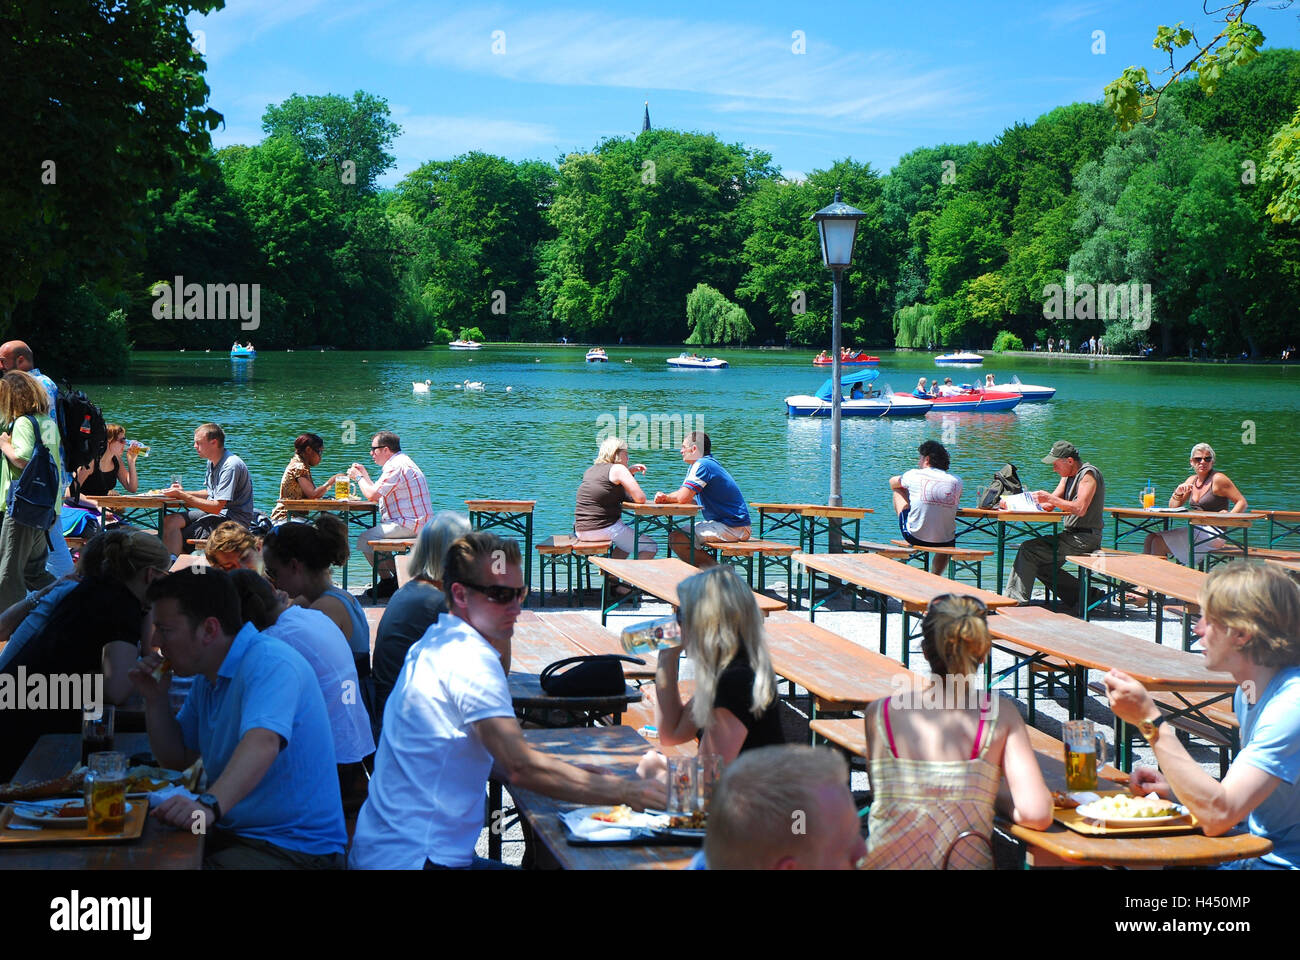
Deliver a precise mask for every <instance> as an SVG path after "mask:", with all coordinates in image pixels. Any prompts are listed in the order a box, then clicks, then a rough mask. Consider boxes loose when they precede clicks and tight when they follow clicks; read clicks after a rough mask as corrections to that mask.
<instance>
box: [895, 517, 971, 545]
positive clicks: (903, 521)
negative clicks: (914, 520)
mask: <svg viewBox="0 0 1300 960" xmlns="http://www.w3.org/2000/svg"><path fill="white" fill-rule="evenodd" d="M911 512H912V508H911V507H905V508H903V512H902V513H900V514H899V515H898V529H899V530H901V531H903V539H904V540H906V541H907V542H908V543H910V544H911V545H912V546H914V547H955V546H957V541H956V539H953V540H948V541H946V542H945V543H931V542H930V541H928V540H922V539H921V538H920V537H915V536H913V535H912V534H910V533H908V532H907V515H908V514H909V513H911Z"/></svg>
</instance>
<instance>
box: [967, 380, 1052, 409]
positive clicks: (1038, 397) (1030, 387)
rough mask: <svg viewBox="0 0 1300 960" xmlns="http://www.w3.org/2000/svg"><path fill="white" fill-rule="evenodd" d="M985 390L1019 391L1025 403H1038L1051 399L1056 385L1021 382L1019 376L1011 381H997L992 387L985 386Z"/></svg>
mask: <svg viewBox="0 0 1300 960" xmlns="http://www.w3.org/2000/svg"><path fill="white" fill-rule="evenodd" d="M984 389H985V390H997V391H1005V392H1007V393H1018V394H1020V398H1021V399H1022V400H1024V402H1025V403H1038V402H1040V401H1043V400H1051V399H1052V397H1054V396H1056V388H1055V387H1040V386H1038V385H1036V384H1033V383H1021V382H1020V378H1019V377H1014V376H1013V377H1012V378H1011V382H1010V383H995V384H993V386H991V387H985V388H984Z"/></svg>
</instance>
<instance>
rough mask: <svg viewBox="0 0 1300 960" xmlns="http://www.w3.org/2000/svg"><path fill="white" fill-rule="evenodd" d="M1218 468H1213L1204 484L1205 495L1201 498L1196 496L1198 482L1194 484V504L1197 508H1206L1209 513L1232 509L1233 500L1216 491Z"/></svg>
mask: <svg viewBox="0 0 1300 960" xmlns="http://www.w3.org/2000/svg"><path fill="white" fill-rule="evenodd" d="M1218 472H1219V471H1218V470H1211V471H1210V474H1209V477H1208V478H1207V481H1206V484H1205V486H1204V488H1203V489H1204V490H1205V495H1204V496H1202V497H1201V498H1200V499H1199V500H1198V499H1197V498H1196V484H1195V481H1193V484H1192V504H1193V505H1194V506H1195V507H1196V509H1197V510H1204V511H1206V512H1207V513H1223V512H1224V511H1226V510H1230V509H1232V501H1231V500H1229V499H1228V498H1227V497H1225V496H1222V495H1220V494H1217V493H1215V492H1214V475H1215V474H1216V473H1218Z"/></svg>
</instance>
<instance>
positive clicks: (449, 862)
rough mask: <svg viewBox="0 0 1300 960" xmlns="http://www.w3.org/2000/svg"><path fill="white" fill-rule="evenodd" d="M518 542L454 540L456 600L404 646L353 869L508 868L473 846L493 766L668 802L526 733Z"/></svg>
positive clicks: (634, 802)
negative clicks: (518, 707) (520, 692)
mask: <svg viewBox="0 0 1300 960" xmlns="http://www.w3.org/2000/svg"><path fill="white" fill-rule="evenodd" d="M521 560H522V558H521V557H520V555H519V545H518V544H517V543H515V542H514V541H513V540H503V539H502V538H501V537H498V536H497V535H496V534H494V533H490V532H485V531H478V532H476V533H470V534H467V535H465V536H463V537H461V538H460V539H459V540H456V541H455V542H454V543H452V545H451V547H450V549H448V551H447V557H446V561H445V564H444V567H443V571H442V583H443V590H444V592H445V593H446V597H447V601H448V604H449V607H450V611H449V612H448V613H445V614H443V615H442V616H440V617H439V618H438V620H437V621H436V622H435V623H433V624H432V625H431V626H430V627H429V629H428V630H427V631H426V632H425V634H424V637H423V638H422V639H420V641H419V642H417V643H416V644H415V645H414V646H412V647H411V649H410V651H409V652H408V653H407V655H406V661H405V663H404V664H403V666H402V672H401V675H400V676H399V677H398V679H397V683H396V685H395V686H394V687H393V692H392V694H391V695H390V696H389V698H388V705H387V706H386V707H385V708H384V723H383V735H382V736H381V737H380V740H379V752H378V753H377V754H376V756H375V773H374V777H373V778H372V779H371V781H370V796H369V797H368V798H367V799H366V803H365V806H363V807H362V808H361V814H360V816H358V818H357V829H356V833H355V835H354V837H353V841H352V851H351V854H350V855H349V863H350V865H351V866H352V867H353V868H355V869H372V870H382V869H397V870H419V869H421V868H424V869H426V870H429V869H470V868H491V867H494V866H500V865H499V864H496V863H495V861H491V860H484V859H482V858H480V857H476V856H475V854H474V847H475V844H476V843H477V842H478V838H479V834H480V833H481V832H482V830H483V797H484V790H485V788H486V787H487V780H488V776H489V775H493V776H495V777H496V778H497V779H499V780H502V781H503V782H504V783H505V784H506V785H507V786H508V787H514V786H518V787H523V788H525V789H528V790H536V791H538V792H539V793H544V794H546V795H547V796H552V797H559V798H561V799H564V800H574V801H578V802H580V803H611V804H627V805H628V806H631V807H634V808H635V809H637V810H641V809H644V808H645V807H662V805H663V804H664V803H665V802H666V801H667V790H666V788H665V786H664V785H663V784H661V783H659V782H658V781H653V780H640V779H637V778H625V777H617V776H606V775H603V774H598V773H589V772H587V771H586V770H584V769H581V768H579V767H575V766H573V765H572V764H568V763H565V762H564V761H563V760H559V759H557V758H555V757H552V756H550V755H549V754H545V753H542V752H540V751H538V750H534V749H533V748H532V747H531V746H530V745H529V743H528V741H527V740H525V739H524V735H523V731H522V730H521V729H520V728H519V721H518V720H516V719H515V711H514V706H513V704H512V701H511V697H510V687H509V684H508V682H507V680H506V674H507V673H509V671H510V638H511V636H512V635H513V634H514V630H515V621H516V620H518V619H519V614H520V612H521V611H522V609H523V599H524V596H525V595H526V594H527V593H528V588H527V587H525V586H524V585H523V583H524V577H523V571H522V569H521V567H520V564H521Z"/></svg>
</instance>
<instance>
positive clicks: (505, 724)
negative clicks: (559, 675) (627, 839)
mask: <svg viewBox="0 0 1300 960" xmlns="http://www.w3.org/2000/svg"><path fill="white" fill-rule="evenodd" d="M474 732H475V734H477V736H478V738H479V740H480V741H481V742H482V744H483V746H484V747H486V748H487V751H488V752H489V753H490V754H492V758H493V760H494V761H495V767H494V769H495V770H497V771H498V772H499V774H500V775H501V776H502V777H504V778H505V781H506V783H508V784H509V785H510V786H512V787H515V786H517V787H523V788H524V789H525V790H536V791H537V792H538V793H543V794H546V796H548V797H557V798H559V799H563V800H572V801H575V802H577V803H625V804H627V805H628V806H630V807H632V808H634V809H636V810H644V809H645V808H646V807H658V808H661V807H663V806H664V805H665V804H666V803H667V801H668V789H667V787H666V786H665V785H664V784H662V783H660V782H658V781H657V780H641V779H639V778H627V779H625V778H623V777H615V776H610V775H607V774H601V773H592V772H589V771H587V770H583V769H581V768H579V767H575V766H574V765H573V764H571V763H565V762H564V761H563V760H559V759H557V758H555V757H552V756H550V755H549V754H545V753H542V752H541V751H539V750H534V749H533V748H532V747H531V746H529V745H528V741H526V740H525V739H524V735H523V732H522V731H521V730H520V729H519V721H517V720H515V719H514V717H489V718H488V719H486V720H479V721H478V722H477V723H475V724H474Z"/></svg>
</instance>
